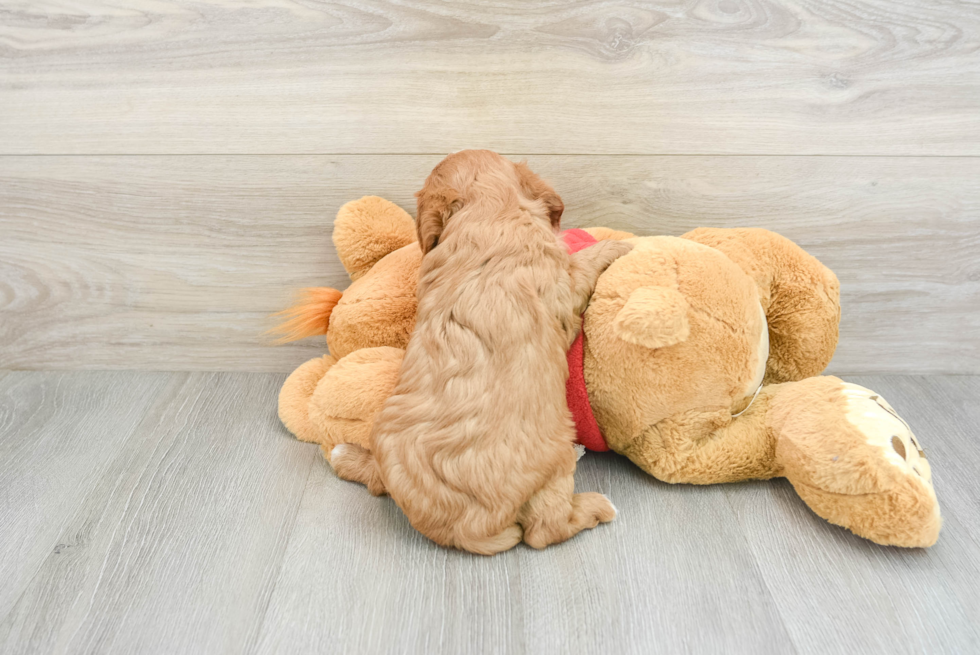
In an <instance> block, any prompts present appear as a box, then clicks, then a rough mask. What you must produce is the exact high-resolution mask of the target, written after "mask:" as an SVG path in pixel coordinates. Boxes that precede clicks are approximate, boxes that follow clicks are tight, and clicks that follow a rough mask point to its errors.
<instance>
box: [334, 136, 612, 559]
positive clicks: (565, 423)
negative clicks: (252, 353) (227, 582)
mask: <svg viewBox="0 0 980 655" xmlns="http://www.w3.org/2000/svg"><path fill="white" fill-rule="evenodd" d="M417 196H418V220H417V229H418V235H419V244H420V246H421V247H422V250H423V253H425V256H424V258H423V260H422V267H421V270H420V273H419V283H418V298H419V304H418V316H417V321H416V325H415V332H414V333H413V334H412V337H411V340H410V341H409V343H408V347H407V349H406V351H405V358H404V361H403V363H402V367H401V371H400V373H399V379H398V382H397V384H396V386H395V390H394V393H393V395H392V396H391V397H390V398H389V399H388V400H387V401H386V403H385V405H384V408H383V409H382V410H381V412H380V414H379V415H378V417H377V420H376V422H375V424H374V429H373V431H372V434H371V452H368V451H367V450H364V449H362V448H360V447H358V446H354V445H341V446H338V447H337V448H335V449H334V452H333V453H331V463H332V465H333V466H334V468H335V469H336V471H337V473H338V475H340V476H341V477H343V478H346V479H350V480H356V481H359V482H363V483H365V484H367V485H368V487H369V489H370V490H371V491H372V493H375V494H381V493H384V492H385V491H387V493H389V494H390V495H391V497H392V498H393V499H394V500H395V502H396V503H398V505H399V507H401V508H402V510H403V511H404V512H405V514H406V515H407V516H408V519H409V521H410V522H411V524H412V525H413V526H414V527H415V528H416V529H417V530H419V531H420V532H421V533H422V534H424V535H426V536H427V537H429V538H430V539H432V540H433V541H435V542H437V543H439V544H442V545H444V546H452V547H456V548H460V549H463V550H468V551H471V552H474V553H482V554H493V553H497V552H500V551H503V550H507V549H508V548H511V547H513V546H514V545H516V544H517V543H519V542H520V541H521V539H522V538H523V539H524V541H526V542H527V543H528V544H529V545H531V546H533V547H535V548H543V547H545V546H547V545H549V544H552V543H557V542H560V541H564V540H565V539H568V538H569V537H572V536H573V535H575V534H576V533H577V532H579V531H580V530H583V529H586V528H591V527H594V526H596V525H597V524H598V523H599V522H606V521H610V520H612V519H613V517H614V516H615V514H616V512H615V509H614V508H613V506H612V504H611V503H610V502H609V500H608V499H607V498H606V497H605V496H603V495H601V494H598V493H582V494H575V493H574V492H573V488H574V479H573V474H574V472H575V460H576V455H575V449H574V447H573V442H574V438H575V430H574V425H573V423H572V419H571V415H570V413H569V410H568V406H567V404H566V401H565V380H566V378H567V377H568V365H567V362H566V358H565V353H566V351H567V350H568V348H569V346H570V345H571V342H572V340H573V339H574V337H575V335H576V333H577V330H578V327H579V324H580V319H579V316H580V314H581V313H582V311H583V310H584V308H585V305H586V303H587V302H588V299H589V297H590V296H591V294H592V291H593V290H594V287H595V282H596V278H597V277H598V275H599V273H601V272H602V271H603V270H604V269H605V268H606V267H607V266H608V265H609V264H610V263H612V261H613V260H615V259H616V258H617V257H619V256H620V255H622V254H625V253H626V252H627V251H628V250H629V249H630V247H631V246H629V245H628V244H624V243H621V242H616V241H601V242H599V243H598V244H596V245H594V246H591V247H589V248H587V249H585V250H582V251H580V252H578V253H576V254H575V255H569V254H568V252H567V251H566V249H565V247H564V245H563V244H562V243H560V242H559V241H558V239H557V237H556V235H557V232H558V227H559V222H560V219H561V214H562V211H563V209H564V207H563V205H562V202H561V198H559V196H558V194H557V193H555V191H554V189H552V188H551V187H550V186H549V185H548V184H547V183H545V182H544V181H543V180H541V179H540V178H539V177H538V176H537V175H535V174H534V173H532V172H531V171H530V170H529V169H528V168H527V166H526V165H524V164H514V163H512V162H510V161H508V160H507V159H504V158H503V157H501V156H499V155H497V154H496V153H493V152H490V151H486V150H476V151H473V150H469V151H463V152H459V153H456V154H453V155H450V156H449V157H447V158H446V159H445V160H443V161H442V163H440V164H439V165H438V166H437V167H436V168H435V169H434V170H433V171H432V174H431V175H429V177H428V179H427V180H426V182H425V186H424V187H423V189H422V190H421V191H420V192H419V193H418V194H417Z"/></svg>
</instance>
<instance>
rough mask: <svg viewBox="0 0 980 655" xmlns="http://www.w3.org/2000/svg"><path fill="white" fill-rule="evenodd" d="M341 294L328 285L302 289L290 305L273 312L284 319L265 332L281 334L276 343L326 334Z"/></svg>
mask: <svg viewBox="0 0 980 655" xmlns="http://www.w3.org/2000/svg"><path fill="white" fill-rule="evenodd" d="M341 295H343V294H341V293H340V292H339V291H337V290H336V289H330V288H329V287H314V288H310V289H303V290H302V291H300V297H299V299H298V300H297V301H296V303H295V304H294V305H293V306H292V307H290V308H289V309H284V310H283V311H281V312H276V313H275V314H273V316H276V317H280V318H284V319H286V320H285V321H283V323H282V324H280V325H278V326H276V327H274V328H272V329H271V330H269V332H267V334H278V335H281V336H280V337H279V338H278V339H276V343H277V344H283V343H289V342H290V341H296V340H297V339H305V338H306V337H314V336H316V335H318V334H326V333H327V327H328V326H329V325H330V314H331V313H332V312H333V308H334V307H336V306H337V303H338V302H339V301H340V297H341Z"/></svg>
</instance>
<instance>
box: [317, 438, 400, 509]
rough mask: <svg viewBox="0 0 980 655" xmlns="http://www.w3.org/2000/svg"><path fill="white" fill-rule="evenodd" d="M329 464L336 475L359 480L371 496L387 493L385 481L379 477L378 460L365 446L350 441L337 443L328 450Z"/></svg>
mask: <svg viewBox="0 0 980 655" xmlns="http://www.w3.org/2000/svg"><path fill="white" fill-rule="evenodd" d="M330 465H331V466H333V470H334V471H336V472H337V476H338V477H340V478H342V479H344V480H350V481H351V482H360V483H361V484H363V485H365V486H366V487H367V488H368V491H370V492H371V495H373V496H382V495H384V494H385V493H387V489H385V483H384V481H383V480H382V479H381V472H380V471H379V470H378V461H377V460H376V459H374V455H372V454H371V451H369V450H367V449H366V448H362V447H361V446H358V445H357V444H352V443H342V444H338V445H336V446H334V447H333V450H331V451H330Z"/></svg>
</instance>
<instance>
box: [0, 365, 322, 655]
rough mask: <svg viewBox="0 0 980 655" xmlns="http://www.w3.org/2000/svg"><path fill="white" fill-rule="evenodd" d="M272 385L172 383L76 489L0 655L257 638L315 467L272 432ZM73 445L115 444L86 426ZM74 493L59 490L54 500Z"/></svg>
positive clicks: (303, 447)
mask: <svg viewBox="0 0 980 655" xmlns="http://www.w3.org/2000/svg"><path fill="white" fill-rule="evenodd" d="M88 375H89V376H90V377H91V376H92V375H93V374H88ZM100 375H103V376H104V375H105V374H100ZM114 375H115V377H116V379H117V380H118V381H119V382H120V383H124V382H125V381H126V380H128V379H129V378H131V377H132V376H131V375H129V374H121V373H116V374H114ZM143 376H144V377H146V378H149V376H148V375H147V374H143ZM282 379H283V378H282V376H281V375H271V376H270V375H251V376H249V375H242V374H223V375H214V374H212V375H206V374H175V375H174V384H173V385H171V386H170V387H169V388H168V389H167V391H166V392H165V393H164V394H162V395H161V399H162V402H160V403H158V404H157V405H156V406H155V407H154V408H153V409H152V410H151V411H149V412H147V413H146V414H145V416H144V417H143V420H142V421H141V422H140V425H139V427H138V428H137V429H136V430H135V432H134V433H133V435H132V436H131V437H130V438H129V439H128V440H127V441H126V443H125V446H124V448H123V449H122V452H121V453H119V456H118V457H117V458H116V459H115V461H114V462H113V464H112V466H111V467H108V469H107V470H104V471H102V472H101V473H102V475H101V479H100V480H99V482H98V484H97V485H95V486H94V488H92V489H91V491H89V490H88V489H80V490H78V492H77V493H78V495H77V501H79V507H78V509H77V511H76V512H75V513H74V514H73V515H72V517H71V520H70V521H66V522H64V525H61V526H59V527H60V530H59V534H60V537H59V538H58V541H56V542H54V543H57V546H55V545H54V544H53V543H52V544H46V547H47V556H46V557H45V558H44V559H43V563H42V564H41V565H40V566H38V567H36V572H35V571H32V572H33V576H32V579H31V581H30V584H29V585H28V586H27V588H26V589H25V590H24V591H23V593H22V594H20V596H19V598H17V602H16V604H15V605H14V606H13V607H12V608H9V611H8V612H4V613H3V615H2V616H3V617H4V618H2V622H0V650H2V651H3V652H5V653H93V652H97V653H240V652H243V651H244V650H245V649H246V648H247V647H248V644H249V643H250V641H252V640H254V638H255V636H256V635H257V633H258V629H259V627H260V626H261V623H262V617H263V616H264V614H265V608H266V604H267V602H268V599H269V595H270V594H271V592H272V585H273V583H274V582H275V577H276V573H277V572H278V570H279V566H280V564H281V558H282V555H283V552H284V551H285V547H286V543H287V541H288V539H289V536H290V533H291V530H292V525H293V520H294V518H295V516H296V510H297V509H298V507H299V503H300V498H301V496H302V493H303V489H304V486H305V483H306V478H307V476H308V474H309V470H310V465H311V463H312V462H313V460H314V458H316V457H318V452H317V451H316V449H315V448H313V447H309V446H308V445H307V444H300V443H299V442H297V441H295V440H293V439H291V438H289V437H288V436H287V435H285V434H284V433H283V431H282V429H281V427H280V426H279V423H278V419H277V418H276V416H275V411H274V405H275V397H276V392H277V390H278V387H279V385H280V384H281V383H282ZM0 383H3V384H5V385H6V384H8V382H7V380H2V381H0ZM48 404H50V402H49V403H48ZM79 409H81V410H83V411H84V409H85V406H84V405H82V406H80V407H79ZM119 411H122V408H119ZM96 417H97V414H96V413H95V412H93V413H92V414H91V416H90V419H91V420H94V419H95V418H96ZM91 420H90V422H91ZM85 436H86V437H88V439H89V443H90V447H91V448H92V449H93V450H95V451H98V450H100V448H101V447H102V443H103V442H105V443H106V444H109V443H112V440H113V439H118V438H119V435H116V434H114V433H113V432H110V434H108V435H106V434H104V433H103V431H102V430H101V429H100V426H93V425H89V426H88V427H87V430H86V433H85ZM52 451H53V449H52V448H49V449H48V452H47V454H48V456H49V457H50V456H51V455H52V454H53V453H52ZM77 466H78V471H77V473H81V472H82V471H84V470H85V464H84V462H83V461H78V462H77ZM52 493H53V491H52ZM74 493H75V492H74V490H64V489H62V490H61V495H62V496H63V499H64V500H68V499H72V498H73V494H74ZM17 536H19V537H20V538H21V539H25V540H28V541H30V540H31V539H32V535H30V534H23V533H18V534H17Z"/></svg>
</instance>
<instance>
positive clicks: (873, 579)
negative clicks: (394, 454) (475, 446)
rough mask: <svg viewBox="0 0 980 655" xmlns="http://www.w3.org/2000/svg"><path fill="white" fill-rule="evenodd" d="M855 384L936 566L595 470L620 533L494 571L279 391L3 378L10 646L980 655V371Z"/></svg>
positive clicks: (799, 522) (229, 385) (172, 377)
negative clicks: (905, 428) (906, 452)
mask: <svg viewBox="0 0 980 655" xmlns="http://www.w3.org/2000/svg"><path fill="white" fill-rule="evenodd" d="M849 379H850V380H852V381H855V382H858V383H860V384H863V385H865V386H869V387H871V388H874V389H875V390H877V391H879V392H880V393H882V394H883V395H884V396H885V397H886V398H888V399H889V401H890V402H891V403H892V405H894V406H895V407H896V408H897V409H898V410H899V411H900V412H901V413H902V414H903V415H904V416H905V417H906V418H907V419H909V421H910V423H911V424H912V427H913V429H914V430H915V431H916V434H917V436H918V437H919V438H920V441H921V442H922V443H923V444H924V446H925V448H926V449H927V451H928V452H929V457H930V461H931V462H932V465H933V470H934V478H935V484H936V488H937V493H938V494H939V498H940V502H941V503H942V507H943V514H944V517H945V524H944V529H943V533H942V535H941V537H940V540H939V543H938V544H937V545H936V546H935V547H933V548H931V549H928V550H902V549H897V548H885V547H881V546H876V545H875V544H872V543H870V542H867V541H864V540H862V539H859V538H857V537H854V536H853V535H851V534H850V533H848V532H846V531H844V530H842V529H840V528H836V527H834V526H831V525H829V524H827V523H825V522H824V521H822V520H821V519H819V518H817V517H816V516H815V515H813V514H812V513H811V512H810V511H809V510H808V509H807V508H806V506H805V505H804V504H803V503H802V501H800V500H799V498H797V496H796V495H795V493H794V492H793V489H792V487H791V486H790V485H789V484H788V483H786V482H784V481H773V482H751V483H743V484H733V485H725V486H711V487H692V486H671V485H667V484H663V483H660V482H657V481H656V480H654V479H652V478H650V477H649V476H647V475H645V474H644V473H642V472H641V471H640V470H639V469H637V468H636V467H634V466H633V465H632V464H631V463H630V462H629V461H628V460H626V459H625V458H622V457H619V456H616V455H613V454H606V455H597V454H593V453H590V454H588V455H586V456H585V458H584V459H582V460H581V461H580V465H579V469H578V473H577V487H578V488H579V489H580V490H596V491H602V492H604V493H606V494H608V495H609V496H610V498H611V499H612V500H613V501H614V502H615V503H616V505H617V507H618V508H619V509H620V515H619V517H618V518H617V519H616V521H614V522H613V523H611V524H609V525H605V526H600V527H599V528H597V529H596V530H593V531H591V532H587V533H583V534H582V535H579V536H578V537H576V538H575V539H573V540H571V541H569V542H567V543H565V544H562V545H559V546H556V547H552V548H549V549H547V550H545V551H541V552H538V551H534V550H531V549H530V548H527V547H525V546H523V545H521V546H518V547H517V548H515V549H514V550H512V551H510V552H507V553H505V554H502V555H499V556H496V557H493V558H483V557H476V556H471V555H468V554H464V553H459V552H454V551H448V550H444V549H441V548H439V547H437V546H435V545H433V544H432V543H430V542H428V541H427V540H425V539H424V538H422V537H421V536H420V535H418V534H417V533H415V532H414V531H412V529H411V528H410V527H409V525H408V523H407V521H406V520H405V518H404V517H403V516H402V514H401V513H400V511H399V510H398V508H397V507H396V506H395V505H394V503H393V502H392V501H391V500H389V499H378V498H373V497H371V496H370V495H368V494H367V492H366V491H365V490H364V489H363V488H362V487H359V486H357V485H354V484H350V483H346V482H343V481H341V480H339V479H337V477H336V476H335V475H334V474H333V473H332V471H331V470H330V468H329V466H328V465H327V463H326V462H325V461H324V460H323V459H322V457H321V456H320V453H319V449H318V448H317V447H315V446H313V445H310V444H304V443H300V442H297V441H295V440H294V439H292V438H291V437H290V435H289V434H288V433H287V432H286V431H285V429H284V428H283V427H282V426H281V425H280V424H279V421H278V419H277V418H276V411H275V402H276V401H275V399H276V393H277V391H278V388H279V386H280V384H281V383H282V381H283V376H282V375H280V374H264V373H149V372H72V373H58V372H12V371H11V372H0V525H2V530H0V573H2V577H3V585H2V586H0V652H3V653H91V652H98V653H222V652H226V653H242V652H244V653H278V652H283V653H305V652H317V653H358V654H360V653H416V652H419V653H422V652H425V653H454V654H456V653H497V652H499V653H565V652H567V653H617V655H619V654H623V655H625V654H627V653H653V652H665V653H677V652H725V653H736V652H750V653H769V652H771V653H792V652H796V653H827V652H888V653H905V652H910V653H911V652H930V653H944V652H949V653H967V652H977V651H978V649H980V626H978V621H977V619H978V617H980V537H978V534H980V533H978V532H977V527H976V526H977V525H980V482H978V480H980V476H978V473H980V451H978V450H977V448H976V447H975V445H974V435H975V434H976V433H977V428H978V426H980V404H978V403H977V398H978V396H980V377H968V376H948V377H940V376H930V377H894V376H892V377H884V376H879V377H851V378H849Z"/></svg>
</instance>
